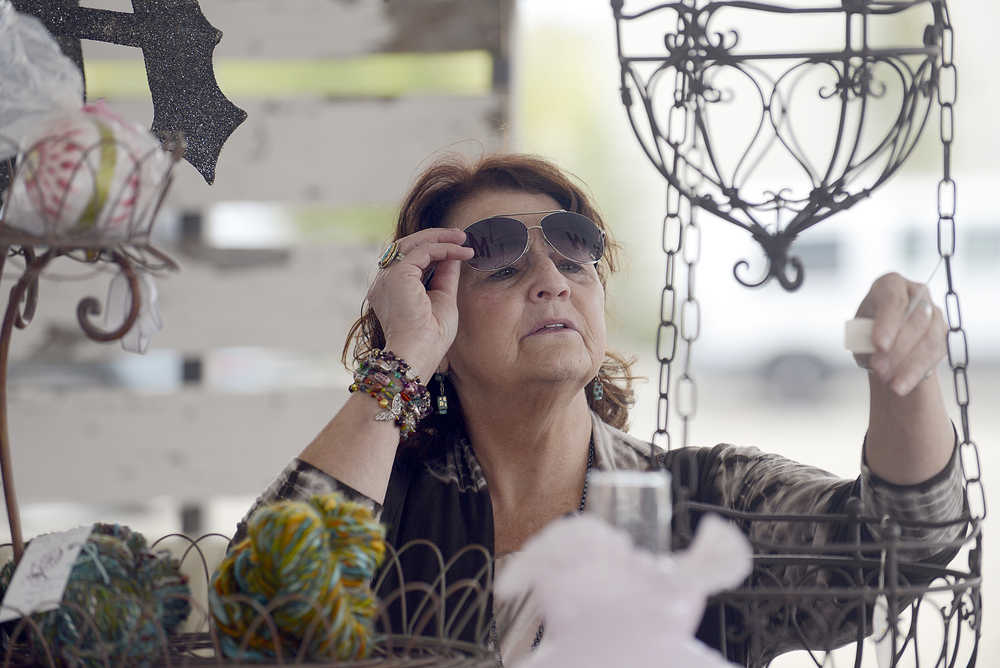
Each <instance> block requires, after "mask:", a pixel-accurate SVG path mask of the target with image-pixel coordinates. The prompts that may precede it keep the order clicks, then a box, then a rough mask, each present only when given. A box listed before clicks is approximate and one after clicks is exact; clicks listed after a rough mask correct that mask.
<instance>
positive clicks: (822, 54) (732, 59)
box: [621, 46, 941, 64]
mask: <svg viewBox="0 0 1000 668" xmlns="http://www.w3.org/2000/svg"><path fill="white" fill-rule="evenodd" d="M940 52H941V49H940V48H939V47H937V46H925V47H897V48H892V49H844V50H842V51H799V52H789V53H741V54H731V53H730V54H726V55H725V56H717V55H714V53H713V52H712V51H708V52H707V53H706V55H705V59H704V62H705V63H706V64H711V63H741V62H744V61H749V60H787V59H800V58H801V59H805V60H814V59H815V60H843V59H845V58H879V57H885V58H888V57H897V56H936V55H938V54H939V53H940ZM621 60H622V62H624V63H647V62H653V63H662V62H664V61H667V60H669V58H667V57H664V55H663V54H660V55H658V56H622V57H621Z"/></svg>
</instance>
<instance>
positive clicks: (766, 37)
mask: <svg viewBox="0 0 1000 668" xmlns="http://www.w3.org/2000/svg"><path fill="white" fill-rule="evenodd" d="M612 8H613V10H614V17H615V24H616V28H617V37H618V58H619V61H620V64H621V95H622V101H623V103H624V105H625V109H626V110H627V112H628V119H629V122H630V124H631V126H632V129H633V131H634V133H635V135H636V137H637V138H638V140H639V143H640V145H641V146H642V149H643V151H644V152H645V154H646V155H647V157H648V158H649V159H650V160H651V161H652V163H653V164H654V165H655V166H656V168H657V170H659V172H660V174H662V175H663V177H664V178H665V179H666V180H667V182H668V183H669V184H670V185H671V186H673V187H674V188H676V189H677V190H678V191H679V192H680V193H681V194H682V195H683V196H684V197H686V198H688V199H690V200H691V202H692V204H694V205H696V206H698V207H701V208H703V209H705V210H706V211H709V212H710V213H712V214H714V215H716V216H718V217H719V218H721V219H723V220H725V221H727V222H729V223H732V224H734V225H737V226H738V227H741V228H743V229H745V230H746V231H747V232H749V233H750V234H751V235H752V236H753V238H754V239H755V240H756V241H757V242H758V243H759V244H760V245H761V247H762V248H763V250H764V252H765V254H766V256H767V261H768V265H769V266H768V267H767V268H766V270H765V271H763V272H762V276H761V277H759V278H754V279H752V278H750V277H749V276H746V275H745V274H746V273H747V272H748V270H749V269H750V267H749V263H748V262H747V261H746V260H743V261H741V262H739V263H737V265H736V266H735V267H734V273H735V275H736V277H737V279H738V280H739V281H740V282H741V283H743V284H744V285H754V286H757V285H762V284H763V283H765V282H767V281H768V280H770V279H771V278H775V279H777V280H778V282H779V283H780V284H781V285H782V286H783V287H785V288H786V289H789V290H793V289H795V288H797V287H799V286H800V285H801V284H802V281H803V278H804V268H803V265H802V263H801V261H800V260H799V259H798V258H796V257H795V256H794V254H793V253H792V252H791V250H790V246H791V244H792V242H793V241H794V240H795V238H796V236H797V235H798V234H800V233H801V232H803V231H804V230H806V229H808V228H810V227H812V226H813V225H815V224H817V223H819V222H821V221H823V220H826V219H828V218H829V217H830V216H832V215H833V214H835V213H837V212H838V211H842V210H844V209H847V208H849V207H851V206H852V205H854V204H855V203H856V202H858V201H859V200H861V199H864V198H866V197H868V196H869V195H870V194H871V193H872V191H874V190H875V189H876V188H878V187H879V186H880V185H881V184H882V183H884V182H885V181H886V179H888V178H889V177H890V176H891V175H892V174H893V173H894V172H895V171H896V170H897V169H898V168H899V166H900V165H901V164H902V163H903V162H904V161H905V160H906V158H907V157H908V156H909V155H910V154H911V153H912V151H913V149H914V147H915V146H916V144H917V140H918V139H919V138H920V136H921V132H922V130H923V129H924V127H925V126H926V124H927V121H928V118H929V116H930V111H931V108H932V102H933V101H934V96H935V90H937V88H938V87H940V86H953V85H954V84H953V82H951V81H950V80H944V79H943V78H942V70H941V69H939V68H938V66H937V61H938V60H939V58H940V54H941V51H942V49H951V48H952V47H951V44H950V43H945V40H946V39H950V34H951V33H950V32H948V31H946V30H945V26H946V20H945V19H946V10H945V8H944V3H943V2H941V1H939V0H905V1H903V0H899V1H897V0H844V1H843V2H828V3H815V2H802V1H801V0H798V1H796V0H792V1H789V2H745V1H743V0H721V1H713V2H702V1H699V0H678V1H676V2H635V1H630V2H625V1H624V0H614V1H613V2H612ZM803 24H805V25H806V26H808V27H811V28H813V31H811V32H808V33H807V34H808V35H809V39H810V40H811V39H814V38H815V29H816V28H817V26H818V25H819V26H822V27H823V29H825V30H827V31H829V32H828V33H827V35H828V39H826V40H824V41H823V43H821V44H819V45H816V44H813V43H810V42H807V41H803V39H801V38H798V36H797V35H796V31H797V30H800V29H801V26H802V25H803ZM900 31H905V34H904V35H903V36H902V38H901V39H900V40H899V41H898V42H896V41H890V40H891V39H892V38H895V37H896V36H897V35H898V34H899V32H900ZM887 33H888V35H887ZM887 42H888V43H887ZM786 44H788V45H790V46H788V47H786V46H785V45H786Z"/></svg>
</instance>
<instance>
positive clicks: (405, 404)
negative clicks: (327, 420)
mask: <svg viewBox="0 0 1000 668" xmlns="http://www.w3.org/2000/svg"><path fill="white" fill-rule="evenodd" d="M350 390H351V392H367V393H368V394H369V395H371V396H372V397H373V398H374V399H375V400H376V401H378V405H379V406H381V407H382V409H383V410H381V411H379V413H378V414H377V415H375V419H376V420H378V421H379V422H388V421H389V420H392V421H393V422H395V423H396V426H397V427H399V433H400V434H401V435H402V437H403V438H405V437H406V436H408V435H410V434H411V433H413V431H415V430H416V428H417V423H418V422H420V420H422V419H423V418H425V417H427V416H428V415H429V414H430V412H431V395H430V393H429V392H428V391H427V388H426V387H424V385H423V384H421V382H420V378H418V377H417V374H415V373H413V369H411V368H410V365H409V364H407V363H406V362H405V361H404V360H402V359H400V358H399V357H396V356H395V355H393V354H392V352H390V351H388V350H374V351H372V354H371V355H370V356H369V357H368V359H366V360H364V361H363V362H361V365H360V366H359V367H358V368H357V369H355V371H354V382H353V383H351V387H350Z"/></svg>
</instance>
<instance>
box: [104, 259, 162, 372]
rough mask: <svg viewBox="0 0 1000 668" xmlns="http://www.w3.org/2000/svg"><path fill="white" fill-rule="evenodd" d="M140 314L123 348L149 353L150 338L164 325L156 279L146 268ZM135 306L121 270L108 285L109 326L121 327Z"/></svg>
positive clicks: (106, 313)
mask: <svg viewBox="0 0 1000 668" xmlns="http://www.w3.org/2000/svg"><path fill="white" fill-rule="evenodd" d="M138 278H139V317H138V318H136V321H135V323H134V324H133V325H132V328H131V329H130V330H129V331H128V333H127V334H125V336H123V337H122V348H124V349H125V350H127V351H128V352H130V353H145V352H146V349H147V348H148V347H149V342H150V339H152V337H153V334H156V333H157V332H159V331H160V330H161V329H163V319H162V318H161V317H160V306H159V293H158V292H157V289H156V281H154V280H153V277H152V276H150V275H149V274H148V273H146V272H139V276H138ZM131 308H132V291H131V290H129V286H128V278H127V277H126V276H125V274H124V273H121V272H119V273H118V274H115V277H114V278H112V279H111V285H110V286H108V302H107V305H106V308H105V311H104V322H105V326H106V327H108V328H109V329H117V328H118V327H121V326H122V325H123V324H124V323H125V319H126V318H127V317H128V313H129V311H130V310H131Z"/></svg>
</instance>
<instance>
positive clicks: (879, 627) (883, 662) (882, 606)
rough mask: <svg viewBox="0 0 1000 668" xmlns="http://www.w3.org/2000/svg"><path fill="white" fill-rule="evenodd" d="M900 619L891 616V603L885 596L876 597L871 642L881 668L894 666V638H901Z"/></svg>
mask: <svg viewBox="0 0 1000 668" xmlns="http://www.w3.org/2000/svg"><path fill="white" fill-rule="evenodd" d="M901 633H902V631H901V630H900V628H899V617H898V616H897V617H893V616H890V615H889V601H888V600H887V599H886V597H885V595H884V594H879V595H878V596H876V597H875V605H874V606H873V608H872V634H871V640H872V643H874V645H875V659H876V662H877V663H878V667H879V668H890V666H892V636H893V635H895V636H896V637H897V638H900V637H901Z"/></svg>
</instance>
